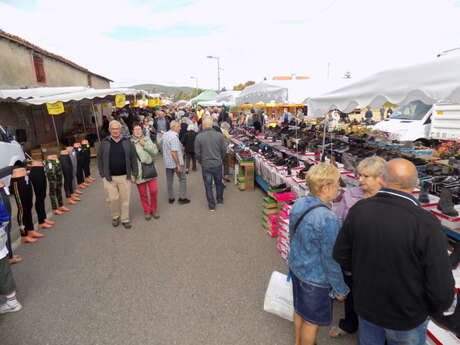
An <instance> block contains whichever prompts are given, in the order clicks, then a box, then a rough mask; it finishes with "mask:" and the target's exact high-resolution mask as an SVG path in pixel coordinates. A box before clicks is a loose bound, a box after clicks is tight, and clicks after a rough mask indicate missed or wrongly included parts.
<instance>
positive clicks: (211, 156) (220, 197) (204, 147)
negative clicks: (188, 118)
mask: <svg viewBox="0 0 460 345" xmlns="http://www.w3.org/2000/svg"><path fill="white" fill-rule="evenodd" d="M202 126H203V130H202V131H201V132H200V133H198V135H197V136H196V139H195V156H196V159H197V160H198V162H199V163H200V164H201V169H202V174H203V182H204V188H205V190H206V198H207V199H208V207H209V210H210V211H215V210H216V200H215V198H214V193H213V190H212V182H213V180H214V184H215V185H216V194H217V195H216V196H217V203H218V204H223V203H224V183H223V181H222V163H223V160H224V158H225V153H226V147H225V144H224V136H223V135H222V133H219V132H217V131H216V130H214V129H213V119H212V117H210V116H207V117H205V118H204V119H203V123H202Z"/></svg>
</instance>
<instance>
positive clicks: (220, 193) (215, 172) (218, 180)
mask: <svg viewBox="0 0 460 345" xmlns="http://www.w3.org/2000/svg"><path fill="white" fill-rule="evenodd" d="M201 171H202V173H203V182H204V188H205V190H206V199H208V206H209V209H215V208H216V200H215V199H214V193H213V191H212V181H213V180H214V184H215V185H216V194H217V202H224V183H223V182H222V165H219V166H218V167H215V168H203V167H202V169H201Z"/></svg>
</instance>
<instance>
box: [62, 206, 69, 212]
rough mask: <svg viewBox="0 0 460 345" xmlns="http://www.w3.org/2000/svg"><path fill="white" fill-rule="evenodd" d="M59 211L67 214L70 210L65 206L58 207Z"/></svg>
mask: <svg viewBox="0 0 460 345" xmlns="http://www.w3.org/2000/svg"><path fill="white" fill-rule="evenodd" d="M59 211H62V212H69V211H70V208H67V207H65V206H61V207H59Z"/></svg>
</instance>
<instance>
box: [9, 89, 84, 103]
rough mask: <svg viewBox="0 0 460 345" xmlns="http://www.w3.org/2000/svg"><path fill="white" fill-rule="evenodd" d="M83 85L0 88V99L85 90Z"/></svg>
mask: <svg viewBox="0 0 460 345" xmlns="http://www.w3.org/2000/svg"><path fill="white" fill-rule="evenodd" d="M87 89H88V88H87V87H84V86H68V87H34V88H30V89H5V90H0V101H16V100H18V99H27V98H32V97H46V96H52V95H59V94H64V93H71V92H80V91H85V90H87Z"/></svg>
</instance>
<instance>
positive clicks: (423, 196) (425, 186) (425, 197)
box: [418, 182, 430, 204]
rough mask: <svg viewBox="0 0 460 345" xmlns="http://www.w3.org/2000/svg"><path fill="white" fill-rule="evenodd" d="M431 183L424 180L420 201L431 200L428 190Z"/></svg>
mask: <svg viewBox="0 0 460 345" xmlns="http://www.w3.org/2000/svg"><path fill="white" fill-rule="evenodd" d="M429 186H430V185H429V183H428V182H422V184H421V186H420V187H421V188H420V194H419V196H418V201H420V202H421V203H422V204H428V203H429V202H430V196H429V195H428V190H429Z"/></svg>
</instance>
